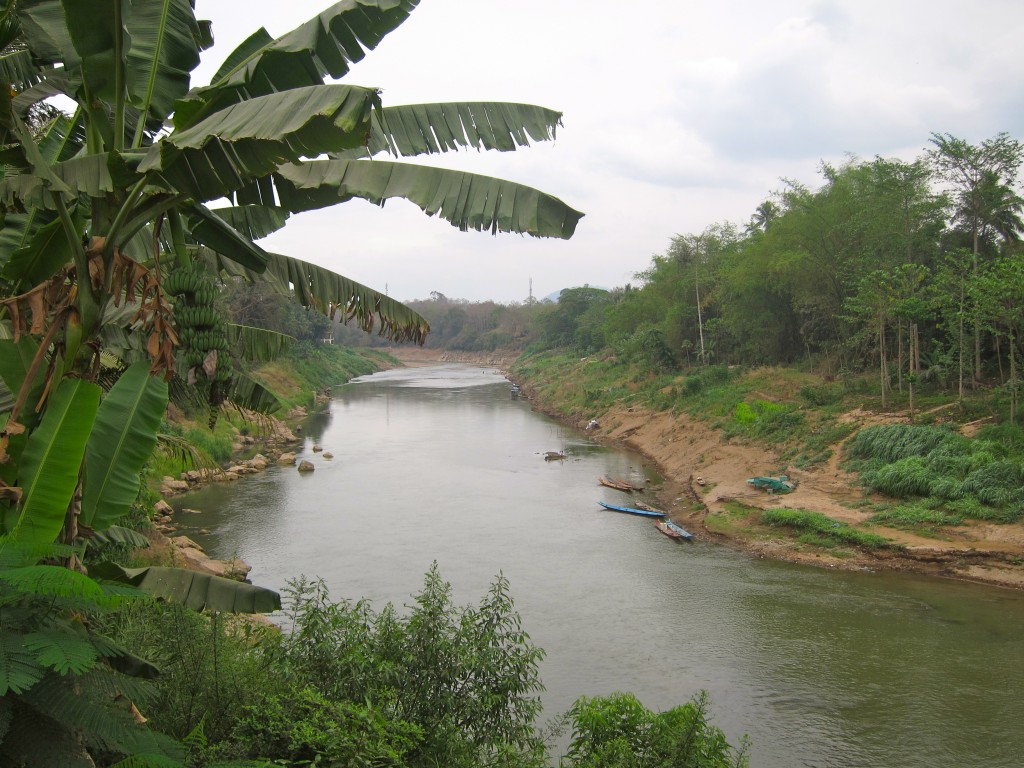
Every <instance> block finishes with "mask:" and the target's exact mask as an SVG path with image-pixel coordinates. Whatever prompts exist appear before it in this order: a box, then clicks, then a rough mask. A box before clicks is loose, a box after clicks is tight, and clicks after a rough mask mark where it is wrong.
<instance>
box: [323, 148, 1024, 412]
mask: <svg viewBox="0 0 1024 768" xmlns="http://www.w3.org/2000/svg"><path fill="white" fill-rule="evenodd" d="M1022 161H1024V146H1022V145H1021V142H1020V141H1019V140H1018V139H1016V138H1013V137H1011V136H1009V135H1008V134H1005V133H1002V134H999V135H997V136H995V137H992V138H990V139H986V140H984V141H981V142H979V143H973V144H972V143H970V142H968V141H965V140H964V139H961V138H958V137H954V136H950V135H947V134H939V133H936V134H933V135H932V136H931V141H930V148H929V149H928V150H927V151H926V152H924V153H923V154H922V155H921V156H920V157H919V158H917V159H916V160H914V161H912V162H907V161H902V160H896V159H891V158H881V157H877V158H874V159H872V160H860V159H850V160H849V161H847V162H846V163H844V164H843V165H841V166H832V165H829V164H824V163H823V164H822V166H821V177H822V179H821V183H820V185H819V186H817V187H810V186H806V185H803V184H798V183H796V182H787V183H786V184H785V185H784V188H783V189H782V190H781V191H779V192H776V193H774V194H772V195H771V196H770V197H769V198H768V199H767V200H765V201H764V202H763V203H762V204H761V205H759V206H758V207H757V210H756V211H755V212H754V213H753V214H752V215H751V217H750V220H749V221H748V222H746V223H745V224H737V223H732V222H719V223H714V224H710V225H709V226H708V227H706V228H705V229H704V230H703V231H701V232H693V233H685V234H677V235H675V236H674V237H672V238H671V240H670V243H669V246H668V248H667V249H666V251H665V252H664V253H662V254H658V255H655V256H654V257H653V258H652V261H651V264H650V266H649V267H648V269H646V270H644V271H643V272H641V273H639V274H637V275H636V280H635V282H634V283H631V284H629V285H625V286H621V287H617V288H614V289H612V290H603V289H599V288H594V287H590V286H583V287H573V288H567V289H566V290H563V291H562V292H561V295H560V298H559V301H558V302H557V303H551V302H546V301H545V302H536V301H530V300H528V301H526V302H524V303H522V304H514V305H499V304H495V303H493V302H481V303H470V302H465V301H459V300H452V299H449V298H447V297H445V296H443V295H442V294H439V293H434V294H432V295H431V297H430V298H429V299H427V300H423V301H415V302H410V303H409V304H410V306H412V307H414V308H415V309H416V310H417V311H418V312H420V313H421V314H422V316H423V317H424V318H426V319H427V320H428V321H429V323H430V325H431V334H430V336H429V337H428V340H427V345H428V346H433V347H438V348H449V349H459V350H467V351H493V350H495V349H499V348H513V349H519V350H524V349H531V350H533V351H536V350H539V349H554V348H563V347H564V348H571V349H573V350H574V351H575V352H577V353H579V354H581V355H588V354H595V353H597V352H599V351H601V350H609V351H613V352H614V353H615V354H617V355H619V356H621V357H623V358H625V359H628V360H631V361H634V362H637V363H638V364H641V365H642V366H643V367H646V368H648V369H650V370H651V371H652V372H655V373H666V372H670V371H686V370H690V369H692V368H693V367H695V366H700V365H709V364H724V365H794V366H797V367H800V368H802V369H804V370H807V371H811V372H814V373H817V374H819V375H820V376H821V377H822V378H823V379H824V380H826V381H828V380H834V379H837V378H839V377H842V376H850V375H856V374H861V373H863V372H866V371H874V375H875V378H876V381H877V383H878V387H879V393H880V396H881V398H882V404H883V406H884V405H886V404H887V403H888V400H889V397H890V393H891V392H893V391H895V392H899V393H904V396H906V397H909V398H912V396H913V393H914V391H915V389H921V388H922V387H924V388H927V389H929V390H930V391H940V390H941V391H947V390H952V391H955V392H956V394H957V396H958V398H962V397H963V395H964V393H965V392H966V391H970V390H972V389H975V388H977V387H979V386H986V387H993V386H994V387H998V388H999V391H1000V392H1002V393H1003V395H1004V396H1005V399H1006V406H1007V408H1008V412H1007V415H1008V416H1009V417H1010V418H1011V419H1014V418H1016V415H1017V410H1018V407H1017V399H1018V396H1019V394H1018V393H1019V367H1020V356H1021V332H1022V325H1024V309H1022V307H1024V259H1022V255H1024V254H1022V246H1021V240H1020V238H1021V234H1022V232H1024V223H1022V219H1021V215H1022V206H1024V199H1022V198H1021V196H1020V192H1019V183H1020V171H1021V165H1022ZM343 338H345V339H346V340H348V339H349V338H350V337H348V336H343Z"/></svg>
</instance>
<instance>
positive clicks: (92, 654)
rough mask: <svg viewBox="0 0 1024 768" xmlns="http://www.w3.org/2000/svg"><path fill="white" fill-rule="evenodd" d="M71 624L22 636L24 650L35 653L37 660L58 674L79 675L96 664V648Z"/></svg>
mask: <svg viewBox="0 0 1024 768" xmlns="http://www.w3.org/2000/svg"><path fill="white" fill-rule="evenodd" d="M72 626H73V625H70V624H64V623H60V624H56V625H54V626H53V627H51V628H49V629H47V630H45V631H42V632H31V633H29V634H27V635H25V637H24V641H23V645H24V647H25V649H26V650H29V651H32V652H33V653H35V656H36V661H37V662H38V663H39V664H42V665H43V666H44V667H49V668H50V669H52V670H54V671H55V672H58V673H60V674H61V675H67V674H68V673H71V674H75V675H81V674H83V673H84V672H87V671H88V670H90V669H92V668H93V667H94V666H95V665H96V661H97V659H98V655H97V653H96V648H95V647H93V644H92V643H91V642H90V641H89V637H88V635H84V634H79V633H78V632H75V631H74V630H73V629H72Z"/></svg>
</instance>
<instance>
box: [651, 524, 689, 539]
mask: <svg viewBox="0 0 1024 768" xmlns="http://www.w3.org/2000/svg"><path fill="white" fill-rule="evenodd" d="M654 524H655V525H656V526H657V528H658V530H659V531H661V532H662V533H664V534H665V535H666V536H668V537H669V538H670V539H686V540H687V541H690V540H691V539H693V534H692V533H690V532H689V531H688V530H686V529H685V528H683V527H682V526H681V525H676V524H675V523H673V522H672V521H671V520H656V521H655V522H654Z"/></svg>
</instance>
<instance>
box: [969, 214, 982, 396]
mask: <svg viewBox="0 0 1024 768" xmlns="http://www.w3.org/2000/svg"><path fill="white" fill-rule="evenodd" d="M971 275H972V276H974V277H977V276H978V226H977V224H975V226H974V256H973V260H972V264H971ZM975 315H977V313H975ZM980 381H981V321H980V320H979V319H978V318H977V316H975V318H974V380H973V382H972V383H971V389H975V388H977V386H978V383H979V382H980Z"/></svg>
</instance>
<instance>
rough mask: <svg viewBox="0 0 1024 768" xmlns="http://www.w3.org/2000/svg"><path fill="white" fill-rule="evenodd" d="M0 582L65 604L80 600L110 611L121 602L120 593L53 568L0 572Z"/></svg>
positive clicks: (82, 576) (27, 567) (86, 578)
mask: <svg viewBox="0 0 1024 768" xmlns="http://www.w3.org/2000/svg"><path fill="white" fill-rule="evenodd" d="M0 582H2V583H4V584H6V585H7V586H8V587H10V588H12V589H14V590H17V591H20V592H22V593H27V594H32V595H36V596H45V597H55V598H59V599H67V600H74V599H76V598H77V599H78V600H84V601H85V602H86V603H87V604H89V605H92V606H98V607H109V608H114V607H116V606H118V605H120V604H121V603H123V602H124V591H123V590H116V591H115V590H110V589H106V588H104V587H103V586H101V585H100V584H98V583H97V582H95V581H93V580H92V579H90V578H89V577H88V576H86V575H84V574H81V573H78V572H77V571H72V570H69V569H67V568H62V567H60V566H57V565H28V566H25V567H23V568H8V569H5V570H0Z"/></svg>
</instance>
